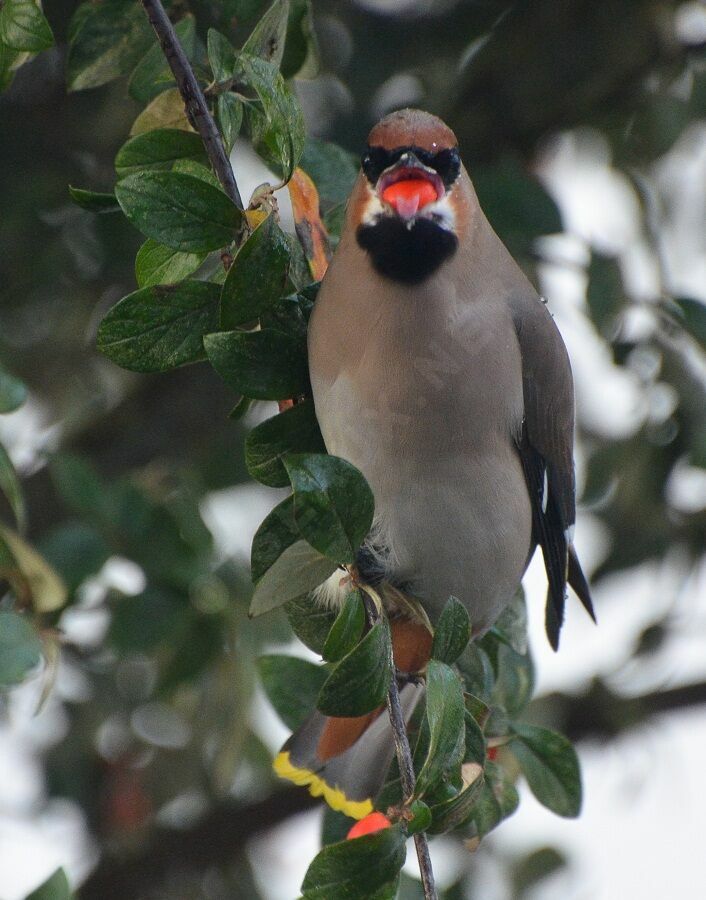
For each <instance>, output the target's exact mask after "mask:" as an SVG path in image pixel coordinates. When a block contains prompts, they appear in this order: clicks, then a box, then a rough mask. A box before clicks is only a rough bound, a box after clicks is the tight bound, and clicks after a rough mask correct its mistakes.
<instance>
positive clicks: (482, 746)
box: [463, 697, 487, 766]
mask: <svg viewBox="0 0 706 900" xmlns="http://www.w3.org/2000/svg"><path fill="white" fill-rule="evenodd" d="M464 705H465V709H464V714H463V721H464V729H465V743H466V748H465V751H464V754H463V761H464V762H466V763H468V762H475V763H479V764H480V765H481V766H482V765H483V764H484V763H485V756H486V752H487V747H486V743H485V737H484V735H483V729H482V728H481V727H480V725H479V724H478V722H477V720H476V719H475V717H474V716H473V715H472V713H471V712H470V710H469V709H468V706H469V698H468V697H464Z"/></svg>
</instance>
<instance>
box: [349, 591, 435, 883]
mask: <svg viewBox="0 0 706 900" xmlns="http://www.w3.org/2000/svg"><path fill="white" fill-rule="evenodd" d="M361 590H362V591H363V601H364V603H365V611H366V613H367V616H368V622H369V623H370V624H371V625H372V624H374V622H375V621H376V620H377V618H378V612H377V609H376V608H375V604H374V603H373V601H372V599H371V598H370V597H369V596H368V595H367V594H366V593H365V587H364V586H361ZM390 659H391V662H392V673H393V674H392V678H391V680H390V690H389V691H388V694H387V712H388V715H389V717H390V724H391V725H392V734H393V736H394V740H395V752H396V754H397V764H398V766H399V769H400V781H401V783H402V794H403V797H404V800H405V802H406V801H407V800H409V799H411V797H413V796H414V786H415V775H414V766H413V765H412V751H411V749H410V746H409V739H408V737H407V728H406V726H405V722H404V715H403V714H402V705H401V704H400V692H399V689H398V687H397V669H396V668H395V660H394V656H393V654H392V650H390ZM414 846H415V848H416V851H417V860H418V861H419V872H420V874H421V876H422V886H423V888H424V897H425V900H438V894H437V893H436V885H435V884H434V872H433V870H432V867H431V857H430V856H429V842H428V841H427V836H426V834H424V833H423V832H419V833H418V834H415V835H414Z"/></svg>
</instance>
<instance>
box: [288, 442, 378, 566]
mask: <svg viewBox="0 0 706 900" xmlns="http://www.w3.org/2000/svg"><path fill="white" fill-rule="evenodd" d="M284 464H285V466H286V469H287V473H288V475H289V479H290V481H291V482H292V487H293V488H294V520H295V521H296V523H297V527H298V528H299V531H300V532H301V534H302V535H303V536H304V537H305V538H306V539H307V541H309V543H310V544H311V545H312V547H316V549H317V550H319V551H320V552H321V553H324V554H325V555H326V556H329V557H331V559H334V560H336V562H339V563H353V562H355V554H356V550H357V549H358V547H359V546H360V544H361V543H362V541H363V539H364V538H365V536H366V535H367V533H368V532H369V531H370V526H371V525H372V522H373V513H374V511H375V502H374V500H373V493H372V491H371V490H370V488H369V487H368V483H367V482H366V480H365V478H363V476H362V475H361V473H360V472H359V471H358V469H356V468H355V466H353V465H351V464H350V463H349V462H346V460H344V459H339V458H338V457H336V456H328V455H326V454H322V453H293V454H290V455H289V456H287V457H286V458H285V460H284Z"/></svg>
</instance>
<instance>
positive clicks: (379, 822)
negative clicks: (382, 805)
mask: <svg viewBox="0 0 706 900" xmlns="http://www.w3.org/2000/svg"><path fill="white" fill-rule="evenodd" d="M391 825H392V822H391V821H390V820H389V819H388V818H387V816H386V815H384V814H383V813H381V812H371V813H370V814H369V815H367V816H366V817H365V818H364V819H361V820H360V821H359V822H356V823H355V825H354V826H353V827H352V828H351V830H350V831H349V832H348V834H347V835H346V838H347V839H348V840H350V839H351V838H357V837H362V836H363V835H364V834H373V833H374V832H376V831H382V829H383V828H389V827H390V826H391Z"/></svg>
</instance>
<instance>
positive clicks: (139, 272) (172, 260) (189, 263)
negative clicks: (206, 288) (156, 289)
mask: <svg viewBox="0 0 706 900" xmlns="http://www.w3.org/2000/svg"><path fill="white" fill-rule="evenodd" d="M207 255H208V254H207V253H185V252H183V251H181V250H174V249H173V248H172V247H166V246H165V245H164V244H160V243H158V242H157V241H153V240H152V238H148V239H147V240H146V241H145V243H144V244H143V245H142V246H141V247H140V249H139V250H138V251H137V256H136V257H135V278H136V279H137V284H138V285H139V287H141V288H145V287H151V286H152V285H155V284H175V283H176V282H177V281H181V280H182V279H184V278H187V277H188V276H189V275H191V274H192V273H193V272H195V271H196V270H197V269H198V268H199V266H200V265H201V264H202V263H203V261H204V260H205V259H206V257H207Z"/></svg>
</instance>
